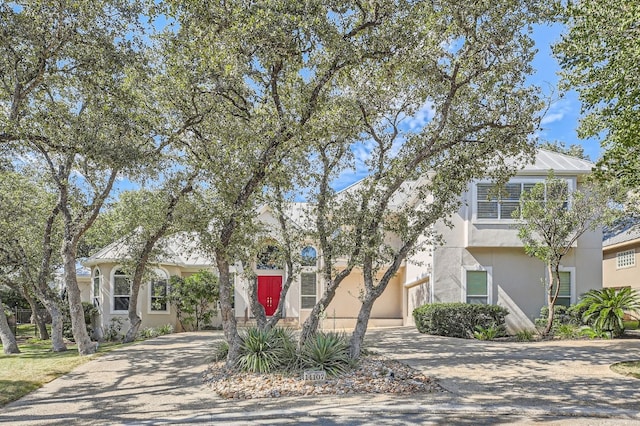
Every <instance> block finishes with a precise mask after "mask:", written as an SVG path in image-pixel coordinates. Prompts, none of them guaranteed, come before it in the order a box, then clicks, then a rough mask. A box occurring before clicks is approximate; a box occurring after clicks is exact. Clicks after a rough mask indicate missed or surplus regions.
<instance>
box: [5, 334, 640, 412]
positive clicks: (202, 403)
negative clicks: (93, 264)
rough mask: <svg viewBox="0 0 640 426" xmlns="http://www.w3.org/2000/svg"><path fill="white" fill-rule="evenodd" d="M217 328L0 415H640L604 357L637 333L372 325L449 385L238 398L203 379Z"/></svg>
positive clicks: (162, 340) (124, 360)
mask: <svg viewBox="0 0 640 426" xmlns="http://www.w3.org/2000/svg"><path fill="white" fill-rule="evenodd" d="M220 339H222V334H221V333H220V332H203V333H182V334H173V335H168V336H162V337H159V338H156V339H152V340H147V341H145V342H141V343H139V344H136V345H133V346H129V347H126V348H122V349H120V350H116V351H113V352H110V353H108V354H106V355H104V356H102V357H100V358H98V359H96V360H93V361H91V362H88V363H86V364H83V365H82V366H80V367H78V368H77V369H75V370H74V371H72V372H71V373H69V374H67V375H65V376H63V377H61V378H59V379H57V380H54V381H53V382H51V383H48V384H47V385H45V386H44V387H42V388H41V389H39V390H38V391H36V392H33V393H32V394H30V395H28V396H27V397H25V398H23V399H21V400H19V401H16V402H14V403H11V404H9V405H7V406H6V407H4V408H3V409H2V411H1V412H0V423H7V424H30V425H31V424H48V425H49V424H60V425H62V424H66V425H69V424H83V425H84V424H177V423H180V424H182V423H222V424H247V423H248V422H250V423H254V424H258V423H259V424H265V423H270V424H284V423H296V424H303V423H304V424H415V423H423V424H449V423H466V424H495V423H497V422H501V423H507V422H508V423H525V424H529V423H530V422H533V421H554V422H555V423H554V424H576V423H581V424H607V425H608V424H640V413H639V411H640V399H639V397H638V393H637V391H636V389H637V388H638V385H639V384H640V381H639V380H636V379H630V378H625V377H622V376H619V375H616V374H615V373H613V372H611V371H610V370H609V368H608V366H609V364H611V363H612V362H616V361H620V360H625V359H628V358H629V357H638V358H640V352H639V350H640V340H616V341H596V342H593V341H567V342H542V343H495V342H479V341H471V340H462V339H448V338H442V337H433V336H426V335H422V334H419V333H417V332H416V331H415V329H413V328H393V329H378V330H371V331H370V332H369V333H368V336H367V346H368V347H369V348H372V349H375V350H377V351H379V352H383V353H385V354H387V355H389V356H390V357H393V358H396V359H400V360H403V361H405V362H407V363H409V364H410V365H412V366H414V367H415V368H418V369H420V370H422V371H424V372H425V373H426V374H427V375H429V376H431V377H435V378H437V379H438V380H439V381H440V383H441V384H442V386H443V387H444V388H446V389H447V390H448V391H449V392H445V393H440V394H419V395H408V396H391V395H351V396H333V397H327V396H320V397H300V398H279V399H261V400H247V401H234V400H223V399H221V398H219V397H217V396H215V395H213V394H212V393H211V391H210V390H209V389H208V388H207V387H206V385H204V384H202V381H201V376H202V373H203V371H204V370H205V368H206V365H207V357H208V356H209V354H210V353H211V349H212V347H213V344H214V343H215V342H216V341H219V340H220ZM576 416H577V417H576ZM580 419H582V420H584V421H581V420H580ZM594 419H597V421H594Z"/></svg>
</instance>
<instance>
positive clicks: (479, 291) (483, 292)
mask: <svg viewBox="0 0 640 426" xmlns="http://www.w3.org/2000/svg"><path fill="white" fill-rule="evenodd" d="M492 281H493V280H492V273H491V267H490V266H479V265H478V266H464V267H463V268H462V302H464V303H476V304H483V305H490V304H491V303H492V301H493V299H492V294H491V293H492V286H493V283H492Z"/></svg>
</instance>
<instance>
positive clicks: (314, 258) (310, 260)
mask: <svg viewBox="0 0 640 426" xmlns="http://www.w3.org/2000/svg"><path fill="white" fill-rule="evenodd" d="M300 257H301V261H300V263H301V264H302V266H316V265H317V263H318V252H317V251H316V249H315V248H313V247H311V246H306V247H305V248H303V249H302V250H301V251H300Z"/></svg>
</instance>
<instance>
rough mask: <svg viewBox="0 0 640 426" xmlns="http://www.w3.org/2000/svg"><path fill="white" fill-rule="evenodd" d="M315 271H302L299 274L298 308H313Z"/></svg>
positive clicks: (314, 300) (314, 301)
mask: <svg viewBox="0 0 640 426" xmlns="http://www.w3.org/2000/svg"><path fill="white" fill-rule="evenodd" d="M316 282H317V279H316V273H315V272H303V273H301V274H300V308H301V309H313V307H314V306H315V304H316V294H317V285H316Z"/></svg>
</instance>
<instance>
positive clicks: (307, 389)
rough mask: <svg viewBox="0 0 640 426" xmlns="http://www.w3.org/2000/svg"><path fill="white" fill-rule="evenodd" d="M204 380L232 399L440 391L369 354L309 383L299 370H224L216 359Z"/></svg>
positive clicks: (418, 375)
mask: <svg viewBox="0 0 640 426" xmlns="http://www.w3.org/2000/svg"><path fill="white" fill-rule="evenodd" d="M205 382H206V383H208V384H209V385H210V386H211V388H212V389H213V391H214V392H216V393H217V394H218V395H219V396H221V397H223V398H233V399H252V398H277V397H284V396H304V395H326V394H332V395H344V394H355V393H393V394H411V393H422V392H442V391H443V389H442V388H441V387H440V386H438V384H437V383H436V382H435V381H433V380H432V379H430V378H428V377H425V376H424V375H423V374H422V373H420V372H419V371H417V370H414V369H413V368H411V367H409V366H408V365H406V364H403V363H401V362H398V361H393V360H390V359H387V358H384V357H381V356H372V355H369V356H365V357H363V358H362V359H361V360H360V362H359V365H358V367H357V368H356V369H354V370H352V371H350V372H349V373H346V374H343V375H341V376H339V377H328V378H327V379H326V380H320V381H313V382H312V381H305V380H303V378H302V373H299V374H290V375H287V374H281V373H272V374H258V373H239V372H234V371H229V370H227V369H226V368H225V367H224V362H218V363H214V364H212V365H210V366H209V368H208V369H207V371H206V373H205Z"/></svg>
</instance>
